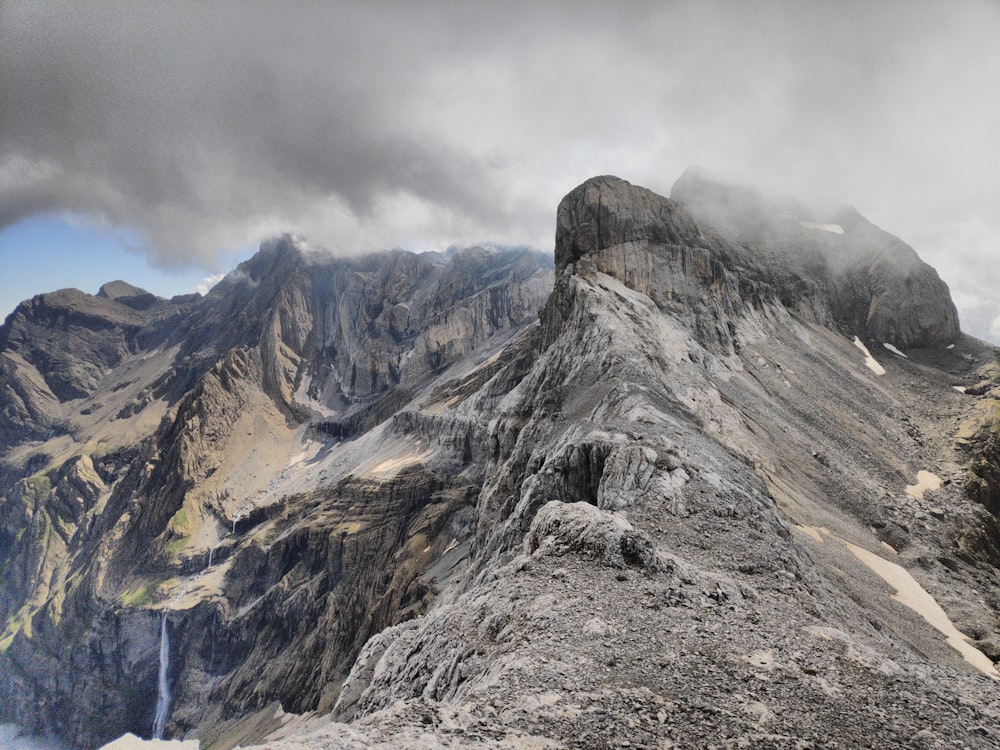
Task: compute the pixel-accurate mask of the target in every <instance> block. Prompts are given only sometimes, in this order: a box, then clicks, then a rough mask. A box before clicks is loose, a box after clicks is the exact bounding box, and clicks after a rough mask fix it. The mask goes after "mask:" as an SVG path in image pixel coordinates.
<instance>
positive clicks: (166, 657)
mask: <svg viewBox="0 0 1000 750" xmlns="http://www.w3.org/2000/svg"><path fill="white" fill-rule="evenodd" d="M169 664H170V636H169V635H168V634H167V610H164V611H163V620H161V622H160V672H159V676H158V677H157V695H156V717H155V718H154V719H153V739H154V740H162V739H163V727H164V726H165V725H166V723H167V718H168V717H169V716H170V685H169V683H168V682H167V667H168V666H169Z"/></svg>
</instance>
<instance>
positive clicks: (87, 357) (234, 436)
mask: <svg viewBox="0 0 1000 750" xmlns="http://www.w3.org/2000/svg"><path fill="white" fill-rule="evenodd" d="M550 287H551V270H550V264H548V263H547V262H546V261H545V259H544V258H543V257H542V256H539V255H537V254H534V253H528V252H496V251H491V250H482V249H472V250H465V251H455V252H451V253H449V254H442V255H425V256H415V255H412V254H407V253H393V254H385V255H381V256H373V257H367V258H359V259H348V260H332V259H330V258H329V257H328V256H325V255H323V254H321V253H318V252H316V251H312V250H310V249H308V248H307V247H306V246H305V245H303V244H302V243H301V242H299V241H297V240H295V239H293V238H283V239H280V240H277V241H274V242H271V243H267V244H265V246H264V247H262V249H261V252H260V253H258V255H256V256H255V257H254V258H253V259H251V260H250V261H248V262H247V263H244V264H242V265H241V266H240V267H239V268H238V269H236V270H235V271H234V272H233V273H232V274H230V275H229V276H228V277H227V278H226V279H225V280H223V281H222V282H221V283H220V284H219V285H218V286H217V287H216V288H215V289H214V290H213V291H212V293H211V294H209V295H208V296H207V297H205V298H202V299H198V298H191V297H189V298H182V299H179V300H175V301H172V302H168V301H165V300H156V299H155V298H154V299H153V300H152V301H150V300H149V299H147V298H145V297H141V296H140V294H139V293H138V292H134V291H132V289H133V288H130V287H127V285H124V284H109V285H106V286H105V287H104V288H103V289H102V291H101V293H100V294H99V295H98V296H96V297H89V296H87V295H83V294H82V293H79V292H75V291H72V290H70V291H66V292H60V293H57V294H55V295H43V296H42V297H41V298H36V300H34V301H32V302H30V303H25V304H23V305H22V306H21V307H19V308H18V310H17V312H16V313H15V315H14V316H13V317H12V318H11V319H10V320H9V321H8V322H7V324H6V325H5V327H4V328H3V330H2V332H0V335H2V340H3V342H4V348H3V354H2V357H3V361H4V362H5V363H10V364H9V367H10V369H11V371H12V372H13V375H12V376H11V378H10V379H9V380H8V381H7V382H6V383H5V385H6V386H7V388H8V393H11V392H13V393H15V394H17V393H21V392H28V393H29V395H30V396H32V397H33V398H34V399H35V401H37V402H39V403H41V405H42V406H43V407H44V409H42V408H38V409H35V410H34V411H32V410H30V409H26V408H22V409H21V411H20V412H19V414H20V415H21V419H20V420H19V421H14V420H11V421H9V422H5V424H4V430H3V439H5V440H6V441H7V442H6V443H5V444H6V445H10V446H11V447H10V448H9V449H8V450H7V452H6V454H5V456H4V469H3V472H2V474H3V490H2V497H3V502H2V503H0V541H2V543H3V550H2V555H0V558H2V565H3V572H4V580H5V585H4V587H3V591H2V593H0V619H2V621H3V622H4V623H5V624H6V625H5V632H4V633H3V641H2V650H3V655H2V656H0V661H2V663H3V665H2V667H0V669H2V675H3V678H2V680H0V693H2V694H3V700H2V701H0V702H2V703H3V704H4V706H5V708H4V709H3V711H4V712H5V713H4V718H5V719H9V720H13V719H16V720H18V721H19V722H21V723H27V724H28V725H29V726H30V728H32V729H34V730H38V731H47V732H55V733H57V734H59V735H61V736H63V737H64V738H66V739H68V740H70V741H72V742H74V743H75V744H80V745H82V746H93V745H94V744H95V743H97V742H99V741H104V740H107V739H112V738H113V737H115V736H117V735H120V734H121V733H123V732H124V731H132V732H135V733H139V734H147V733H148V729H149V727H150V726H151V723H152V714H151V709H152V707H153V706H154V705H155V700H156V692H157V668H158V664H157V651H158V639H159V621H160V616H161V613H162V612H164V611H166V612H167V613H168V614H167V619H168V633H169V636H170V638H171V640H172V641H173V651H172V653H174V654H175V655H176V657H175V660H174V661H173V662H172V664H171V683H172V684H173V686H174V690H173V694H174V706H173V711H172V717H173V724H172V725H171V727H172V731H174V732H177V731H183V729H186V728H191V727H195V726H198V727H205V726H218V725H221V723H224V722H225V720H227V719H229V718H232V717H238V716H241V715H244V714H246V713H249V712H253V711H255V710H258V709H261V708H262V707H264V706H265V705H267V704H268V703H271V702H273V701H281V703H282V704H283V705H284V706H285V707H287V708H289V709H290V710H303V711H304V710H313V709H316V708H322V707H323V706H327V707H329V706H330V705H332V701H333V700H334V699H335V698H336V695H337V693H338V690H339V684H340V681H341V680H342V679H343V677H344V676H345V675H346V673H347V670H348V669H349V667H350V664H351V663H352V661H353V657H354V655H355V654H356V652H357V650H358V648H360V646H361V644H362V643H364V641H365V640H366V639H367V638H368V637H369V636H370V635H372V634H373V633H375V632H378V631H379V630H381V629H382V628H384V627H386V626H388V625H390V624H392V623H394V622H397V621H398V620H400V619H405V618H407V617H412V616H414V614H416V613H419V612H421V611H423V609H424V608H425V607H426V605H427V603H428V602H429V601H430V600H431V598H432V597H433V591H434V583H433V581H432V579H431V578H428V577H425V572H426V569H427V568H428V567H430V566H431V565H432V564H434V563H435V562H436V561H437V560H438V558H440V557H441V556H442V555H443V554H444V550H445V549H446V548H448V546H449V544H451V543H452V542H453V541H455V540H456V539H461V538H464V536H467V535H468V533H469V529H470V522H469V520H468V518H467V517H468V515H469V513H470V503H471V500H470V497H472V496H474V493H475V488H476V484H475V482H476V471H475V470H474V469H472V470H471V472H469V471H467V470H469V467H470V466H473V465H474V460H473V458H474V456H475V455H477V453H478V452H479V449H478V446H477V448H476V450H473V449H472V448H471V447H470V442H479V441H480V438H479V433H481V432H483V430H484V429H485V420H486V419H487V417H485V415H472V416H470V417H467V418H461V417H458V416H455V415H452V416H449V417H448V418H447V419H441V420H440V424H436V423H435V420H436V419H437V417H435V416H434V414H433V413H431V414H428V415H426V416H425V417H423V418H422V419H421V424H420V427H419V428H420V429H421V430H422V431H423V432H422V433H420V434H422V435H426V437H417V434H416V432H414V433H413V434H411V433H410V432H409V431H408V430H406V429H404V428H401V427H395V426H394V424H393V423H389V424H386V420H387V419H389V418H391V417H394V416H395V417H396V419H397V420H398V421H399V424H408V422H407V419H406V414H407V413H408V412H407V410H406V409H405V408H404V407H406V405H407V404H410V403H416V404H419V403H424V402H427V401H428V400H432V391H433V386H434V385H435V384H436V383H437V382H438V381H439V380H440V379H441V378H446V379H447V377H450V376H452V375H453V373H455V372H456V371H457V372H458V373H459V374H462V373H467V372H468V371H472V372H474V371H475V369H476V367H477V366H478V365H479V363H480V362H482V361H484V360H486V359H488V358H489V357H491V356H493V355H494V354H495V353H496V350H497V348H498V347H501V346H504V345H506V343H507V342H508V341H509V340H510V339H511V338H512V337H516V336H517V335H519V334H521V333H522V332H523V331H524V330H525V328H526V327H528V326H530V325H531V323H532V322H533V321H534V320H536V318H537V310H538V309H539V308H540V307H541V306H542V304H543V303H544V300H545V297H546V296H547V294H548V291H549V289H550ZM136 300H139V301H141V302H142V304H141V305H140V304H133V307H129V306H128V305H127V304H125V303H126V302H132V303H135V302H136ZM486 367H487V368H489V367H491V365H486ZM456 368H457V370H456ZM473 377H474V376H473ZM32 388H33V389H34V390H31V389H32ZM456 398H457V400H460V397H456ZM26 402H28V403H33V402H30V400H29V399H21V400H20V401H17V400H15V399H13V398H11V399H10V400H9V401H8V402H7V403H8V404H10V409H11V410H14V409H15V408H17V407H20V406H23V405H24V404H25V403H26ZM440 408H441V407H440V405H439V406H438V407H437V408H436V409H435V408H431V409H430V411H431V412H434V411H436V410H437V411H439V410H440ZM411 421H412V420H411ZM57 422H58V424H59V429H53V428H52V427H51V425H52V424H55V423H57ZM373 428H374V429H373ZM414 430H415V431H416V430H417V427H414ZM431 433H432V434H431ZM359 436H363V441H356V442H363V444H362V445H358V444H356V443H352V442H351V441H349V440H348V438H357V437H359ZM463 472H466V473H463ZM480 473H481V472H480ZM307 657H308V658H307ZM67 665H73V671H74V672H78V673H79V676H72V675H68V673H67V668H66V667H67ZM83 675H86V677H84V676H83ZM40 695H41V696H45V698H44V700H42V702H41V703H40V704H39V703H38V696H40ZM123 695H127V696H129V697H128V699H127V700H119V699H118V697H119V696H123ZM36 704H37V705H40V706H41V707H40V708H36ZM64 705H75V706H78V707H79V708H78V710H77V711H76V713H75V714H74V716H73V717H72V719H71V720H70V721H66V718H65V716H64V715H63V709H62V708H61V706H64Z"/></svg>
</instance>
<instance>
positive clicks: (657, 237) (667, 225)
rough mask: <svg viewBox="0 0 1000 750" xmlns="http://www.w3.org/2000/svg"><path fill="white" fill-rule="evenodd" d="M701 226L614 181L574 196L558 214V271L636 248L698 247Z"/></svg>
mask: <svg viewBox="0 0 1000 750" xmlns="http://www.w3.org/2000/svg"><path fill="white" fill-rule="evenodd" d="M699 237H700V232H699V230H698V226H697V225H696V224H695V223H694V221H693V220H692V219H691V217H690V216H689V215H688V214H687V213H686V212H685V211H683V210H682V209H681V208H680V207H679V206H678V205H677V204H676V203H675V202H673V201H671V200H669V199H667V198H663V197H662V196H659V195H657V194H656V193H654V192H652V191H651V190H647V189H646V188H642V187H637V186H635V185H632V184H631V183H629V182H626V181H625V180H623V179H620V178H618V177H612V176H603V177H594V178H591V179H589V180H587V181H586V182H584V183H583V184H582V185H580V186H579V187H577V188H576V189H574V190H573V191H571V192H570V193H569V194H568V195H567V196H566V197H565V198H563V199H562V202H561V203H560V204H559V208H558V211H557V212H556V269H557V270H560V271H561V270H562V269H563V268H565V267H566V266H567V265H568V264H570V263H573V262H575V261H577V260H579V259H580V258H582V257H583V256H585V255H589V254H592V253H596V252H599V251H601V250H605V249H608V248H611V247H615V246H619V245H624V244H628V243H636V242H650V241H652V242H658V243H670V244H695V243H697V241H698V239H699Z"/></svg>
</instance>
